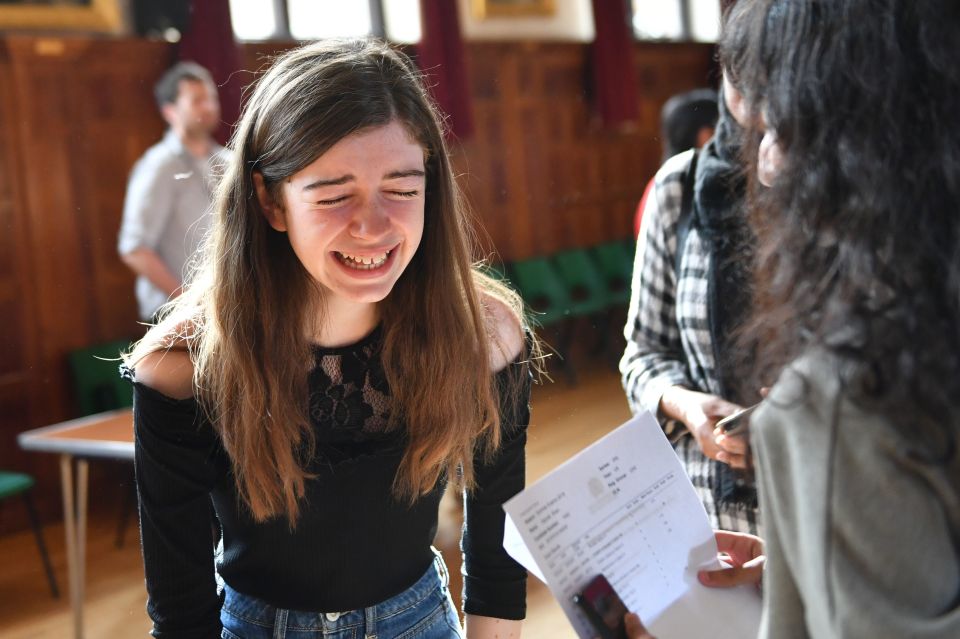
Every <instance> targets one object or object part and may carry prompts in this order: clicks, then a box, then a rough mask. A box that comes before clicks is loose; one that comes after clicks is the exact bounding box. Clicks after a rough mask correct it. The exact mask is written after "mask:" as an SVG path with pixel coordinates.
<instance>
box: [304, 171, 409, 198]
mask: <svg viewBox="0 0 960 639" xmlns="http://www.w3.org/2000/svg"><path fill="white" fill-rule="evenodd" d="M426 176H427V174H426V173H425V172H424V171H422V170H421V169H403V170H400V171H390V172H389V173H387V174H386V175H384V176H383V179H385V180H399V179H402V178H408V177H419V178H425V177H426ZM356 179H357V178H356V177H354V176H353V175H352V174H350V173H348V174H346V175H341V176H340V177H336V178H330V179H319V180H314V181H313V182H310V183H309V184H307V185H306V186H304V187H303V188H302V189H300V192H301V193H306V192H308V191H313V190H316V189H321V188H323V187H325V186H342V185H344V184H346V183H347V182H352V181H354V180H356Z"/></svg>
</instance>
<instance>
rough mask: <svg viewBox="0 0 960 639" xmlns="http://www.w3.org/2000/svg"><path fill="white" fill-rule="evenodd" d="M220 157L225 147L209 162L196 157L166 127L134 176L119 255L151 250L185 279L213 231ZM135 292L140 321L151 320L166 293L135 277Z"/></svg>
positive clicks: (215, 150) (216, 147)
mask: <svg viewBox="0 0 960 639" xmlns="http://www.w3.org/2000/svg"><path fill="white" fill-rule="evenodd" d="M222 157H223V147H221V146H219V145H217V144H214V145H213V148H212V151H211V154H210V156H209V157H208V158H207V159H206V160H205V161H204V160H198V159H196V158H194V157H193V156H192V155H191V154H190V153H189V152H188V151H187V150H186V149H185V148H184V147H183V144H182V143H181V142H180V139H179V138H178V137H177V136H176V134H175V133H174V132H173V131H172V130H169V129H168V130H167V132H166V134H165V135H164V136H163V139H162V140H160V142H158V143H157V144H155V145H153V146H152V147H150V148H149V149H147V152H146V153H144V154H143V157H141V158H140V159H139V160H137V163H136V164H135V165H134V167H133V171H132V172H131V174H130V181H129V182H128V183H127V196H126V201H125V202H124V206H123V223H122V224H121V226H120V236H119V239H118V242H117V250H118V251H119V252H120V254H124V253H130V252H131V251H134V250H136V249H138V248H149V249H152V250H153V251H155V252H156V253H157V254H158V255H159V256H160V259H161V260H163V262H164V263H165V264H166V265H167V267H168V268H169V269H170V271H171V272H172V273H173V274H174V275H175V276H177V277H179V278H180V281H183V278H184V275H185V272H184V271H185V266H186V265H187V263H188V261H189V259H190V258H191V257H192V256H193V254H194V253H195V252H196V250H197V248H198V247H199V246H200V243H201V241H202V240H203V238H204V236H205V235H206V233H207V230H208V229H209V227H210V220H211V217H210V215H208V214H207V213H208V209H209V208H210V203H211V200H212V194H213V189H214V180H215V174H216V173H218V171H217V170H216V169H217V165H218V164H219V162H220V161H221V160H222ZM136 290H137V303H138V304H139V307H140V317H141V318H142V319H150V317H152V316H153V314H154V313H155V312H156V310H157V309H158V308H159V307H160V305H162V304H163V303H164V302H166V301H167V294H166V293H164V292H163V291H161V290H160V289H158V288H157V287H156V286H154V285H153V284H152V283H151V282H150V281H149V280H148V279H147V278H145V277H142V276H141V277H138V278H137V287H136Z"/></svg>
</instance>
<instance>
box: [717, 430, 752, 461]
mask: <svg viewBox="0 0 960 639" xmlns="http://www.w3.org/2000/svg"><path fill="white" fill-rule="evenodd" d="M713 440H714V441H715V442H717V446H719V447H720V448H721V449H723V450H724V451H725V452H728V453H731V454H733V455H746V454H747V449H748V448H749V447H748V446H747V440H746V438H745V437H741V436H740V435H727V434H726V433H724V432H723V431H722V430H720V429H719V428H715V429H714V430H713Z"/></svg>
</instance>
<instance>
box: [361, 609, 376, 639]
mask: <svg viewBox="0 0 960 639" xmlns="http://www.w3.org/2000/svg"><path fill="white" fill-rule="evenodd" d="M363 619H364V623H365V624H366V628H364V631H363V637H364V639H377V607H376V606H368V607H366V608H364V609H363Z"/></svg>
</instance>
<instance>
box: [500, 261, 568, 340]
mask: <svg viewBox="0 0 960 639" xmlns="http://www.w3.org/2000/svg"><path fill="white" fill-rule="evenodd" d="M512 266H513V276H514V279H515V281H516V284H517V290H518V291H519V292H520V296H521V297H522V298H523V301H524V302H525V303H526V304H527V306H529V307H530V309H531V310H532V311H533V312H534V313H535V315H534V317H535V319H536V320H537V321H538V322H540V324H541V325H543V326H549V325H550V324H554V323H556V322H558V321H560V320H562V319H563V317H564V315H566V314H567V313H568V312H569V309H570V297H569V295H568V294H567V288H566V286H564V284H563V280H561V279H560V276H559V275H557V272H556V271H555V270H554V268H553V266H551V264H550V262H549V260H547V258H545V257H531V258H529V259H526V260H519V261H517V262H513V265H512Z"/></svg>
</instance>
